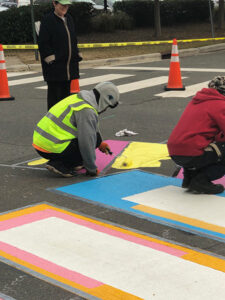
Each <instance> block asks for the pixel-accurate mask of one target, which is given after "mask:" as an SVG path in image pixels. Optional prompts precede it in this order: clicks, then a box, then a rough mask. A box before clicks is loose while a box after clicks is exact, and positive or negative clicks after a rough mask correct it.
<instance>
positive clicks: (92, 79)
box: [36, 74, 134, 89]
mask: <svg viewBox="0 0 225 300" xmlns="http://www.w3.org/2000/svg"><path fill="white" fill-rule="evenodd" d="M131 76H134V75H132V74H106V75H100V76H95V77H88V78H84V79H79V85H80V86H85V85H90V84H96V83H99V82H102V81H111V80H116V79H121V78H126V77H131ZM36 88H37V89H47V86H40V87H36Z"/></svg>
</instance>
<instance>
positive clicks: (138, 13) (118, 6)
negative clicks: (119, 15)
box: [113, 0, 154, 27]
mask: <svg viewBox="0 0 225 300" xmlns="http://www.w3.org/2000/svg"><path fill="white" fill-rule="evenodd" d="M113 8H114V11H115V12H118V11H122V12H125V13H126V14H127V15H128V16H130V17H131V18H132V19H133V20H134V24H135V26H137V27H150V26H153V25H154V1H147V0H138V1H136V0H130V1H117V2H115V3H114V5H113Z"/></svg>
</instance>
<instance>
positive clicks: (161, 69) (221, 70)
mask: <svg viewBox="0 0 225 300" xmlns="http://www.w3.org/2000/svg"><path fill="white" fill-rule="evenodd" d="M95 69H98V70H134V71H135V70H140V71H168V70H169V67H136V66H132V67H120V66H115V67H110V66H109V67H105V66H103V67H97V68H95ZM181 71H184V72H190V71H191V72H212V73H225V69H203V68H181Z"/></svg>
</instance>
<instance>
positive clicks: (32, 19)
mask: <svg viewBox="0 0 225 300" xmlns="http://www.w3.org/2000/svg"><path fill="white" fill-rule="evenodd" d="M30 10H31V25H32V32H33V42H34V45H36V44H37V36H36V32H35V24H34V2H33V0H30ZM34 52H35V59H36V60H38V51H37V50H36V49H35V50H34Z"/></svg>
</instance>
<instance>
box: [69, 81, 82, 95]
mask: <svg viewBox="0 0 225 300" xmlns="http://www.w3.org/2000/svg"><path fill="white" fill-rule="evenodd" d="M79 91H80V85H79V80H78V79H73V80H72V81H71V83H70V94H77V93H79Z"/></svg>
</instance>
